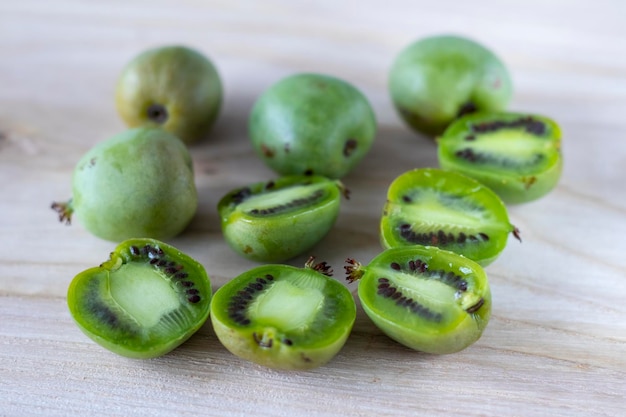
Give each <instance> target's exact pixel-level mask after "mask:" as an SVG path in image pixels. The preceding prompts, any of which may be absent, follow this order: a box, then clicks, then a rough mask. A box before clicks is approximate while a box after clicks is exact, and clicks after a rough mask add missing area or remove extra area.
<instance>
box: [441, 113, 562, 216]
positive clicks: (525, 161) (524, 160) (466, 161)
mask: <svg viewBox="0 0 626 417" xmlns="http://www.w3.org/2000/svg"><path fill="white" fill-rule="evenodd" d="M438 146H439V147H438V158H439V164H440V166H441V167H442V168H444V169H449V170H453V171H457V172H460V173H463V174H465V175H468V176H470V177H472V178H474V179H476V180H478V181H480V182H482V183H483V184H485V185H486V186H488V187H490V188H491V189H492V190H494V191H495V192H496V193H497V194H498V195H499V196H500V197H501V198H502V200H503V201H504V202H506V203H511V204H515V203H525V202H528V201H532V200H536V199H538V198H540V197H542V196H544V195H545V194H547V193H548V192H549V191H551V190H552V189H553V188H554V187H555V186H556V184H557V183H558V181H559V178H560V176H561V171H562V165H563V161H562V156H561V150H560V147H561V130H560V128H559V126H558V125H557V123H556V122H554V121H553V120H551V119H549V118H546V117H543V116H538V115H530V114H520V113H475V114H471V115H467V116H465V117H462V118H460V119H458V120H457V121H455V122H454V123H453V124H451V125H450V127H449V128H448V129H447V130H446V131H445V132H444V134H443V135H442V136H441V137H440V138H439V139H438Z"/></svg>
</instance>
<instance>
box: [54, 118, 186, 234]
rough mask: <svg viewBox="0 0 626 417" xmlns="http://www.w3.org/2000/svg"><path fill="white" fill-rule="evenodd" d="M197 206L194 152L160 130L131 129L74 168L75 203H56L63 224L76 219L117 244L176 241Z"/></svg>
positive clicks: (106, 141)
mask: <svg viewBox="0 0 626 417" xmlns="http://www.w3.org/2000/svg"><path fill="white" fill-rule="evenodd" d="M197 206H198V196H197V191H196V185H195V181H194V175H193V165H192V160H191V156H190V154H189V151H188V150H187V148H186V147H185V145H184V144H183V142H181V141H180V140H179V139H178V138H177V137H176V136H174V135H172V134H171V133H168V132H166V131H164V130H162V129H157V128H135V129H129V130H126V131H124V132H122V133H119V134H117V135H115V136H112V137H110V138H108V139H107V140H105V141H103V142H100V143H98V144H97V145H95V146H94V147H92V148H91V149H90V150H89V151H88V152H87V153H85V154H84V155H83V156H82V158H81V159H80V160H79V161H78V163H77V164H76V167H75V168H74V173H73V177H72V198H70V199H69V200H68V201H66V202H54V203H52V209H53V210H55V211H56V212H57V213H58V215H59V220H60V221H62V222H66V223H67V224H70V222H71V220H72V218H73V215H76V216H77V217H78V220H79V221H80V223H81V224H82V225H83V226H84V227H85V229H87V230H88V231H89V232H91V233H92V234H93V235H95V236H97V237H99V238H102V239H106V240H110V241H114V242H120V241H122V240H125V239H130V238H136V237H148V238H154V239H160V240H164V239H168V238H171V237H174V236H176V235H178V234H180V233H181V232H182V231H183V230H184V229H185V227H187V225H188V224H189V222H190V221H191V219H192V218H193V216H194V215H195V213H196V210H197Z"/></svg>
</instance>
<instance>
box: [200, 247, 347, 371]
mask: <svg viewBox="0 0 626 417" xmlns="http://www.w3.org/2000/svg"><path fill="white" fill-rule="evenodd" d="M331 273H332V271H331V269H330V267H329V265H327V264H326V263H325V262H320V263H314V259H313V258H310V259H309V260H308V261H307V262H306V264H305V267H304V268H296V267H293V266H289V265H262V266H259V267H256V268H253V269H251V270H249V271H247V272H244V273H243V274H241V275H239V276H238V277H235V278H233V279H232V280H230V281H229V282H227V283H226V284H225V285H224V286H223V287H221V288H220V289H219V290H217V292H216V293H215V295H214V297H213V300H212V302H211V322H212V324H213V329H214V330H215V334H216V335H217V337H218V339H219V340H220V342H221V343H222V344H223V345H224V346H225V347H226V348H227V349H228V350H229V351H230V352H231V353H233V354H234V355H237V356H239V357H241V358H243V359H246V360H249V361H252V362H255V363H258V364H260V365H263V366H266V367H269V368H276V369H286V370H304V369H312V368H316V367H319V366H322V365H324V364H325V363H327V362H328V361H330V360H331V359H332V358H333V357H334V356H335V355H336V354H337V353H338V352H339V351H340V350H341V348H342V347H343V346H344V344H345V342H346V340H347V339H348V336H349V335H350V331H351V330H352V326H353V324H354V321H355V319H356V304H355V302H354V298H353V296H352V294H351V293H350V291H348V289H347V288H346V287H345V286H344V285H343V284H341V283H340V282H339V281H337V280H335V279H333V278H331V277H330V275H331Z"/></svg>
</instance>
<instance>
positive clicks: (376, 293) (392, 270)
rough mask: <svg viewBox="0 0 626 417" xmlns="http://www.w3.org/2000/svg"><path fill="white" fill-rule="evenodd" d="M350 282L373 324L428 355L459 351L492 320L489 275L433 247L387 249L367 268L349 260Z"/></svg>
mask: <svg viewBox="0 0 626 417" xmlns="http://www.w3.org/2000/svg"><path fill="white" fill-rule="evenodd" d="M345 269H346V273H347V274H348V280H349V281H355V280H359V287H358V297H359V300H360V301H361V306H362V307H363V310H364V311H365V313H366V314H367V315H368V317H369V318H370V319H371V320H372V321H373V322H374V324H375V325H376V326H377V327H378V328H380V330H382V331H383V332H384V333H385V334H387V335H388V336H389V337H391V338H392V339H394V340H396V341H397V342H399V343H401V344H403V345H405V346H407V347H410V348H412V349H415V350H419V351H422V352H427V353H435V354H448V353H455V352H459V351H461V350H463V349H465V348H467V347H469V346H470V345H472V344H473V343H474V342H476V341H477V340H478V339H479V338H480V337H481V335H482V333H483V331H484V329H485V328H486V327H487V324H488V322H489V318H490V316H491V291H490V289H489V282H488V280H487V275H486V274H485V271H484V270H483V268H482V267H481V266H480V265H478V264H477V263H476V262H474V261H472V260H470V259H467V258H465V257H463V256H461V255H458V254H456V253H454V252H450V251H446V250H442V249H439V248H436V247H430V246H420V245H414V246H406V247H398V248H392V249H387V250H385V251H384V252H382V253H380V254H379V255H378V256H376V257H375V258H374V259H373V260H372V261H371V262H370V263H369V264H368V265H367V266H363V265H361V264H360V263H358V262H357V261H355V260H353V259H348V265H347V266H346V267H345Z"/></svg>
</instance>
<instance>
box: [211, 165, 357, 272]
mask: <svg viewBox="0 0 626 417" xmlns="http://www.w3.org/2000/svg"><path fill="white" fill-rule="evenodd" d="M342 192H345V189H344V188H343V186H342V185H341V183H340V182H339V181H338V180H330V179H328V178H325V177H320V176H300V175H297V176H285V177H280V178H278V179H275V180H271V181H266V182H258V183H255V184H251V185H249V186H245V187H241V188H238V189H235V190H233V191H231V192H229V193H228V194H226V195H225V196H224V197H223V198H222V199H221V200H220V202H219V203H218V211H219V214H220V218H221V226H222V232H223V234H224V238H225V239H226V242H227V243H228V244H229V245H230V247H231V248H232V249H233V250H235V251H236V252H237V253H239V254H240V255H241V256H243V257H245V258H248V259H251V260H254V261H258V262H282V261H285V260H287V259H290V258H293V257H295V256H297V255H300V254H302V253H304V252H306V251H307V250H308V249H310V248H311V247H312V246H314V245H315V244H316V243H318V242H319V241H320V240H321V239H322V238H323V237H324V236H325V235H326V234H327V233H328V232H329V231H330V229H331V227H332V226H333V225H334V223H335V221H336V219H337V216H338V215H339V206H340V200H341V195H342Z"/></svg>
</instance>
